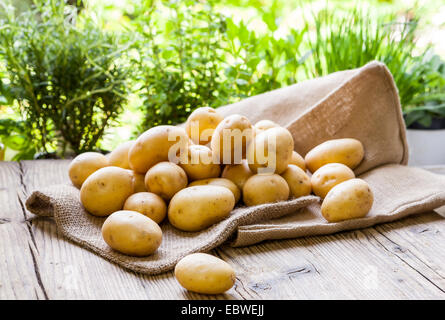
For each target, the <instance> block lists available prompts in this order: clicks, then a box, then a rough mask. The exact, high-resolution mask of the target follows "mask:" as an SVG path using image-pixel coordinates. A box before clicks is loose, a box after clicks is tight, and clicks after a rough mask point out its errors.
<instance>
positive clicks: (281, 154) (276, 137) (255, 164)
mask: <svg viewBox="0 0 445 320" xmlns="http://www.w3.org/2000/svg"><path fill="white" fill-rule="evenodd" d="M293 149H294V139H293V138H292V135H291V134H290V132H289V130H287V129H285V128H282V127H277V128H271V129H268V130H266V131H263V132H261V133H259V134H258V135H257V136H256V137H255V139H254V141H253V143H251V144H250V145H249V146H248V151H247V160H248V163H249V168H250V170H251V171H252V172H253V173H277V174H281V173H283V172H284V170H286V169H287V166H288V164H289V163H290V161H291V159H292V151H293Z"/></svg>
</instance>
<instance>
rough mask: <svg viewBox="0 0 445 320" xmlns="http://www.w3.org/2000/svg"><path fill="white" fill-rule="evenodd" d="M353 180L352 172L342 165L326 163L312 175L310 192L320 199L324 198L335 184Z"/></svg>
mask: <svg viewBox="0 0 445 320" xmlns="http://www.w3.org/2000/svg"><path fill="white" fill-rule="evenodd" d="M354 178H355V174H354V171H352V170H351V169H350V168H349V167H347V166H345V165H344V164H341V163H328V164H325V165H324V166H322V167H321V168H319V169H318V170H317V171H315V172H314V174H313V175H312V177H311V184H312V191H313V192H314V193H315V194H316V195H317V196H319V197H320V198H324V197H326V195H327V194H328V192H329V190H331V189H332V188H333V187H335V186H336V185H337V184H339V183H341V182H343V181H346V180H349V179H354Z"/></svg>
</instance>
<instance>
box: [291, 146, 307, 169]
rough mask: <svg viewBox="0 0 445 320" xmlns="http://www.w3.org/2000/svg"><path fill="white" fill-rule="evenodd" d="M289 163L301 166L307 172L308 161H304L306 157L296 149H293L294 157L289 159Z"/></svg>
mask: <svg viewBox="0 0 445 320" xmlns="http://www.w3.org/2000/svg"><path fill="white" fill-rule="evenodd" d="M289 164H294V165H296V166H297V167H300V168H301V170H303V171H304V172H306V163H305V162H304V158H303V157H302V156H300V154H299V153H298V152H296V151H292V157H291V159H290V161H289Z"/></svg>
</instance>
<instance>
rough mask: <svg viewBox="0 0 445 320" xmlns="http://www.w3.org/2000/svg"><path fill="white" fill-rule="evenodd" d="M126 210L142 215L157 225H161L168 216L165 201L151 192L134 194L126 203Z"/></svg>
mask: <svg viewBox="0 0 445 320" xmlns="http://www.w3.org/2000/svg"><path fill="white" fill-rule="evenodd" d="M124 210H129V211H136V212H139V213H142V214H143V215H144V216H147V217H149V218H150V219H152V220H153V221H154V222H156V223H161V222H162V220H164V218H165V216H166V215H167V205H166V204H165V202H164V200H163V199H162V198H161V197H160V196H158V195H157V194H155V193H151V192H138V193H135V194H132V195H131V196H130V197H128V199H127V200H126V201H125V204H124Z"/></svg>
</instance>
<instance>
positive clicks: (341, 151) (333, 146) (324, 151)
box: [304, 138, 365, 173]
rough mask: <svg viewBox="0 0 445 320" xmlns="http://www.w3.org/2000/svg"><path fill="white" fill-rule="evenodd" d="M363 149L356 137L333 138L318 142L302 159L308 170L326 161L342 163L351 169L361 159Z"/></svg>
mask: <svg viewBox="0 0 445 320" xmlns="http://www.w3.org/2000/svg"><path fill="white" fill-rule="evenodd" d="M364 155H365V151H364V149H363V145H362V143H361V142H360V141H358V140H357V139H352V138H346V139H334V140H328V141H325V142H323V143H322V144H319V145H318V146H316V147H315V148H313V149H312V150H311V151H309V152H308V153H307V154H306V156H305V158H304V161H305V162H306V166H307V168H308V169H309V171H310V172H312V173H314V172H315V171H316V170H317V169H319V168H320V167H322V166H324V165H325V164H328V163H342V164H344V165H346V166H348V167H349V168H351V169H354V168H355V167H357V166H358V165H359V164H360V162H361V161H362V160H363V156H364Z"/></svg>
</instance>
